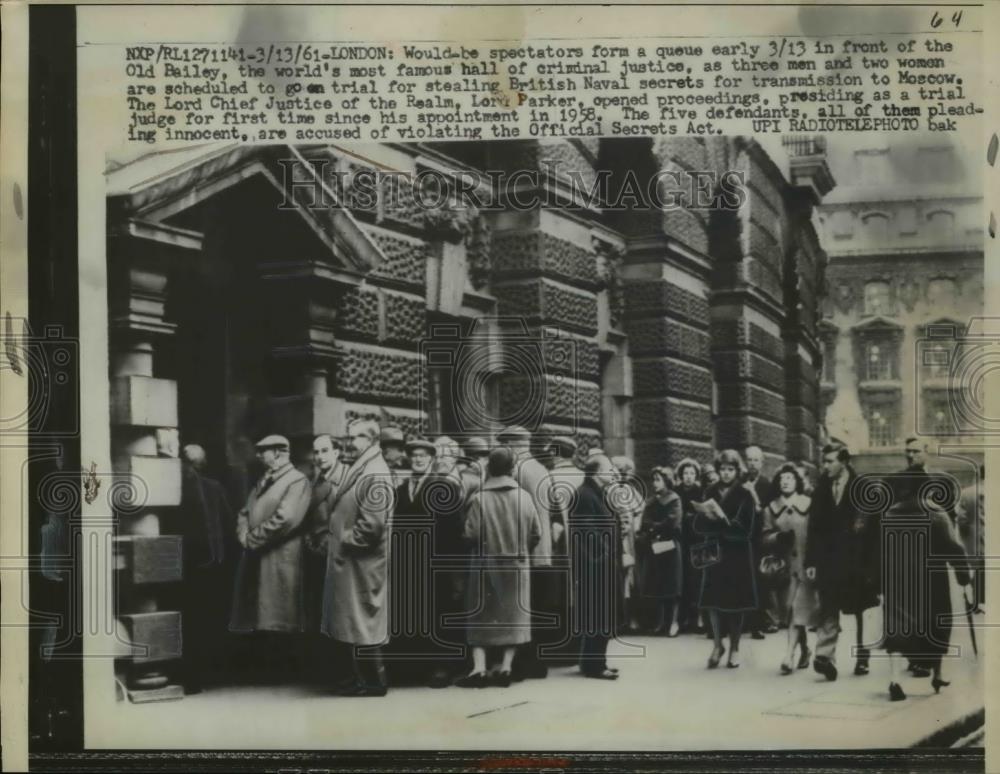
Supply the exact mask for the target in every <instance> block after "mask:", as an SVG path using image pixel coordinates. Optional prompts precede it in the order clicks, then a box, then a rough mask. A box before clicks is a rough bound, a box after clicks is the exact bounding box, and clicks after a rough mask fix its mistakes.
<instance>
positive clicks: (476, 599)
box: [464, 476, 541, 647]
mask: <svg viewBox="0 0 1000 774" xmlns="http://www.w3.org/2000/svg"><path fill="white" fill-rule="evenodd" d="M540 531H541V529H540V527H539V521H538V513H537V510H536V508H535V504H534V502H533V501H532V499H531V497H529V496H528V494H527V492H525V491H524V490H523V489H521V488H520V487H519V486H518V485H517V482H516V481H514V479H513V478H511V477H510V476H500V477H497V478H489V479H487V480H486V482H485V483H484V484H483V486H482V488H481V489H480V490H479V491H478V492H476V494H474V495H473V496H472V499H471V500H470V501H469V510H468V513H467V514H466V518H465V527H464V532H465V539H466V541H468V543H469V544H471V546H472V555H471V569H470V572H469V579H468V583H467V584H466V609H467V610H472V611H474V612H473V613H471V614H470V616H469V618H468V619H467V625H468V642H469V644H470V645H478V646H483V647H487V646H493V645H519V644H521V643H525V642H529V641H530V640H531V612H530V611H531V573H530V569H531V559H530V554H531V549H532V548H534V547H535V545H536V544H537V543H538V541H539V539H540V537H541V535H540Z"/></svg>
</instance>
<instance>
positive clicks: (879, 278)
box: [818, 138, 983, 483]
mask: <svg viewBox="0 0 1000 774" xmlns="http://www.w3.org/2000/svg"><path fill="white" fill-rule="evenodd" d="M830 155H831V162H830V163H831V165H832V166H833V167H834V173H835V174H836V175H837V179H838V181H839V185H838V187H837V190H836V191H834V192H833V193H832V194H831V195H830V196H829V197H827V198H826V200H824V202H823V204H822V206H821V207H820V208H819V212H818V218H819V222H820V224H821V226H820V228H821V233H822V243H823V247H824V249H825V251H826V253H827V255H828V256H829V265H828V267H827V283H828V287H829V292H828V294H827V297H826V299H825V302H824V314H823V321H822V323H821V326H820V336H821V339H822V342H823V348H824V369H823V375H822V392H823V403H824V411H825V425H826V429H827V431H828V432H829V433H830V434H831V435H832V436H835V437H838V438H841V439H843V440H844V441H846V442H847V443H848V444H849V445H850V446H851V448H852V449H855V450H857V452H858V454H859V455H860V457H861V461H860V462H859V464H860V465H861V466H862V467H863V468H864V469H865V470H872V471H890V470H895V469H899V468H900V467H902V464H903V455H902V449H903V444H904V441H905V439H906V438H907V437H908V436H911V435H915V434H917V435H920V436H922V437H926V438H927V440H928V441H931V442H932V445H933V446H935V447H936V446H939V445H941V444H944V445H946V446H947V445H955V444H961V443H962V442H964V441H968V440H970V439H971V438H972V437H973V434H972V430H973V429H974V428H973V427H972V426H970V425H969V423H968V420H969V418H970V417H969V412H965V411H962V410H961V407H962V405H963V404H964V403H968V402H969V401H975V400H976V397H975V396H974V395H971V394H966V393H967V392H968V390H969V389H970V384H971V381H970V380H966V379H963V378H962V377H961V371H962V370H963V367H962V366H961V364H960V361H961V359H962V358H961V355H962V348H963V344H962V341H963V340H964V339H966V332H967V329H968V328H969V325H970V322H972V321H973V319H974V318H976V317H981V316H982V314H983V226H982V222H983V215H982V197H981V195H980V191H981V189H979V188H977V187H976V175H975V173H974V165H973V164H972V163H971V162H966V161H965V159H964V158H963V153H962V149H961V148H960V147H957V146H955V145H954V144H953V143H951V142H942V141H939V140H934V141H931V139H930V138H923V139H920V140H917V141H913V142H910V143H904V142H894V143H888V142H885V143H881V144H878V145H875V146H871V145H862V146H845V147H843V148H840V149H837V151H836V152H833V151H831V154H830ZM967 354H971V353H967ZM956 408H957V409H958V410H956ZM980 455H981V453H979V452H976V453H973V454H972V455H971V459H976V460H978V459H980ZM958 456H960V457H961V456H966V455H964V454H959V455H958ZM936 464H938V465H939V466H940V467H944V468H945V469H948V470H949V471H950V472H952V473H954V474H955V475H957V476H959V478H960V479H961V480H962V481H963V482H964V483H969V482H970V481H971V480H972V475H973V472H974V465H973V466H970V464H968V463H967V462H963V461H962V460H960V459H958V458H957V457H956V458H949V457H948V456H947V455H945V456H942V457H941V458H940V459H939V460H936ZM970 468H972V469H970Z"/></svg>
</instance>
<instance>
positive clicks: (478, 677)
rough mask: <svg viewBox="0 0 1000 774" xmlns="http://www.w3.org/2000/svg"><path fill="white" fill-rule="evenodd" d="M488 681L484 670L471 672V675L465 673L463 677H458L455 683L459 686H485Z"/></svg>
mask: <svg viewBox="0 0 1000 774" xmlns="http://www.w3.org/2000/svg"><path fill="white" fill-rule="evenodd" d="M488 683H489V680H488V679H487V677H486V673H485V672H473V673H472V674H471V675H465V677H460V678H458V679H457V680H456V681H455V685H457V686H458V687H459V688H485V687H486V686H487V684H488Z"/></svg>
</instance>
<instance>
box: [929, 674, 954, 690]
mask: <svg viewBox="0 0 1000 774" xmlns="http://www.w3.org/2000/svg"><path fill="white" fill-rule="evenodd" d="M949 685H951V681H950V680H942V679H940V678H938V677H933V678H931V686H932V687H933V688H934V693H941V689H942V688H945V687H947V686H949Z"/></svg>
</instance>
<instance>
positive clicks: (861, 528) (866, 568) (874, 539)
mask: <svg viewBox="0 0 1000 774" xmlns="http://www.w3.org/2000/svg"><path fill="white" fill-rule="evenodd" d="M847 470H848V476H847V482H846V483H845V484H844V492H843V494H842V495H841V497H840V502H839V503H838V502H836V501H835V499H834V496H833V480H832V479H831V478H830V476H828V475H827V474H826V473H824V474H823V475H821V476H820V477H819V481H818V482H817V483H816V488H815V490H813V494H812V509H811V511H810V516H809V528H808V530H807V533H806V557H805V566H806V567H807V568H808V567H814V568H816V581H815V583H816V589H817V591H818V592H819V597H820V601H821V603H822V604H823V605H830V606H835V607H836V608H837V609H839V610H840V611H841V612H843V613H848V614H853V613H860V612H862V611H864V610H867V609H868V608H870V607H876V606H877V605H878V593H879V585H880V579H879V574H880V561H879V557H880V554H881V549H880V540H879V537H880V527H879V519H878V516H877V515H875V514H868V513H864V512H862V511H860V510H859V509H858V507H857V505H856V503H858V502H860V501H861V500H862V499H863V495H862V492H861V491H860V487H863V486H864V483H865V482H864V481H860V480H859V479H858V475H857V473H855V472H854V469H853V468H850V467H848V469H847Z"/></svg>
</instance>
